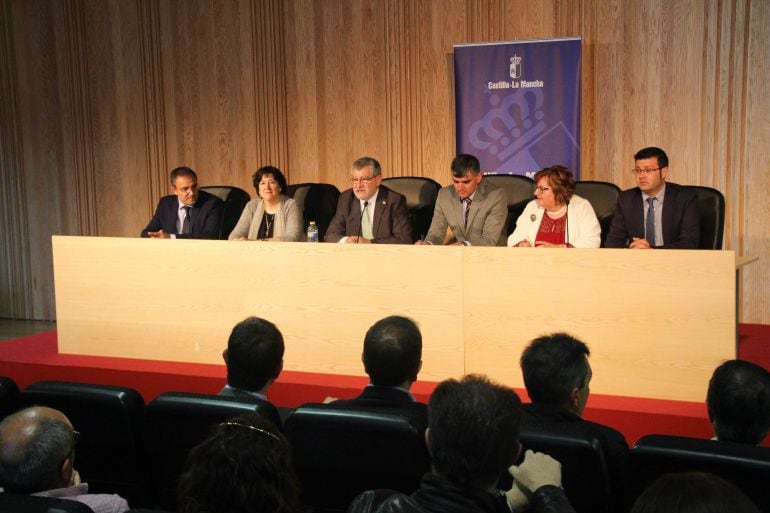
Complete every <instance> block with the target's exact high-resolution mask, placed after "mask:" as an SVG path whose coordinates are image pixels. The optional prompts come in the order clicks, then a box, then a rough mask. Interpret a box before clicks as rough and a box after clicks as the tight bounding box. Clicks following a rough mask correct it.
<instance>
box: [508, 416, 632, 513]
mask: <svg viewBox="0 0 770 513" xmlns="http://www.w3.org/2000/svg"><path fill="white" fill-rule="evenodd" d="M520 441H521V444H522V446H523V447H522V450H527V449H532V450H534V451H537V452H543V453H546V454H548V455H549V456H552V457H553V458H555V459H557V460H558V461H559V462H560V463H561V469H562V485H563V486H564V491H565V493H566V494H567V497H569V500H570V503H571V504H572V506H573V507H574V508H575V511H577V512H578V513H589V512H590V513H601V512H606V513H610V512H612V511H614V510H615V509H616V505H622V504H623V497H622V493H623V491H622V490H619V491H617V493H615V492H614V491H613V490H612V488H611V484H610V476H609V472H608V470H607V463H606V459H605V454H604V449H603V446H602V444H601V442H600V441H599V439H598V438H597V437H596V436H593V435H588V434H584V433H572V432H570V431H569V429H563V428H560V427H559V426H548V427H545V426H538V427H537V428H522V431H521V435H520Z"/></svg>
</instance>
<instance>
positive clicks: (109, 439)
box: [19, 381, 148, 506]
mask: <svg viewBox="0 0 770 513" xmlns="http://www.w3.org/2000/svg"><path fill="white" fill-rule="evenodd" d="M19 399H20V403H21V405H22V406H25V407H26V406H33V405H37V406H48V407H50V408H54V409H56V410H59V411H61V412H62V413H64V415H66V416H67V418H68V419H69V420H70V422H71V423H72V425H73V427H74V428H75V430H77V431H79V432H80V438H79V440H78V445H77V449H76V452H75V467H76V468H77V469H78V471H79V472H80V476H81V478H82V479H83V481H85V482H87V483H88V486H89V491H91V492H93V493H117V494H118V495H120V496H122V497H124V498H125V499H126V500H127V501H128V503H129V504H136V505H137V506H138V505H142V504H145V503H146V501H147V500H148V497H147V495H146V492H147V484H148V481H147V479H146V475H147V467H146V465H145V462H144V460H143V459H142V451H143V449H142V415H143V413H144V399H143V398H142V396H141V395H140V394H139V392H137V391H136V390H134V389H132V388H128V387H115V386H108V385H93V384H89V383H70V382H66V381H38V382H37V383H33V384H31V385H29V386H28V387H27V388H25V389H24V390H23V391H22V392H21V394H20V396H19Z"/></svg>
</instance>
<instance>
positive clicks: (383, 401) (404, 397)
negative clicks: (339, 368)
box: [332, 385, 428, 413]
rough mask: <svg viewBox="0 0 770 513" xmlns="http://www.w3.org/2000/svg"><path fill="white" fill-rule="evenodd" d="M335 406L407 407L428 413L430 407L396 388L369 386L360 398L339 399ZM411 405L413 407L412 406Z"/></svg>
mask: <svg viewBox="0 0 770 513" xmlns="http://www.w3.org/2000/svg"><path fill="white" fill-rule="evenodd" d="M332 404H334V405H335V406H399V407H401V406H407V407H409V408H414V409H416V410H423V411H425V412H426V413H427V411H428V407H427V405H425V404H423V403H418V402H415V401H414V399H412V397H411V396H410V395H409V394H408V393H407V392H404V391H403V390H400V389H398V388H394V387H383V386H376V385H374V386H368V387H366V388H364V391H363V392H361V394H360V395H359V396H358V397H354V398H353V399H338V400H336V401H334V402H333V403H332ZM410 405H411V406H410Z"/></svg>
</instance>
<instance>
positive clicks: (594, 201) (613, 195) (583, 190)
mask: <svg viewBox="0 0 770 513" xmlns="http://www.w3.org/2000/svg"><path fill="white" fill-rule="evenodd" d="M575 194H577V195H578V196H580V197H582V198H585V199H587V200H588V202H589V203H591V206H592V207H593V208H594V213H596V217H597V219H599V226H601V229H602V236H601V237H602V244H601V246H602V247H604V240H605V239H606V238H607V234H608V233H609V232H610V226H612V217H613V216H614V215H615V208H616V207H617V205H618V196H619V195H620V187H618V186H617V185H615V184H614V183H610V182H595V181H590V180H583V181H579V182H576V183H575Z"/></svg>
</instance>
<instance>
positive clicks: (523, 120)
mask: <svg viewBox="0 0 770 513" xmlns="http://www.w3.org/2000/svg"><path fill="white" fill-rule="evenodd" d="M543 98H544V95H543V91H542V90H540V89H527V90H519V91H516V92H515V93H512V94H509V95H508V96H506V97H505V98H504V99H502V102H501V98H500V95H498V94H492V95H490V96H489V104H490V105H491V106H492V107H493V108H492V109H490V110H489V111H488V112H487V113H486V114H485V115H484V117H483V118H481V119H479V120H477V121H474V122H473V124H471V126H470V134H469V139H470V143H471V144H472V145H473V147H474V148H478V149H479V150H483V151H486V152H487V153H489V154H491V155H495V156H496V157H497V158H498V159H499V160H500V161H505V160H507V159H508V158H509V157H510V156H512V155H514V154H516V153H517V152H519V151H520V150H521V149H522V148H524V147H526V146H527V144H529V143H530V142H531V141H533V140H534V139H536V138H537V137H538V136H539V135H540V134H541V133H543V132H544V131H545V130H546V128H547V126H546V124H545V121H543V118H544V117H545V114H544V112H543V108H542V107H543Z"/></svg>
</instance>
